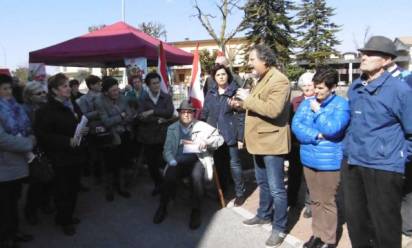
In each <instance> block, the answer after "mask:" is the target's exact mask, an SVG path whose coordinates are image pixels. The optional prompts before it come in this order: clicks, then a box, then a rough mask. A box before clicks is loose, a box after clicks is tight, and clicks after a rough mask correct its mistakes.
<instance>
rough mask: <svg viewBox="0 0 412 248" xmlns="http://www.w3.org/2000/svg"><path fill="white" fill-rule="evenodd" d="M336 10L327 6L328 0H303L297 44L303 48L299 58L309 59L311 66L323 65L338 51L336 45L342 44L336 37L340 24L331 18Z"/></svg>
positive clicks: (298, 15)
mask: <svg viewBox="0 0 412 248" xmlns="http://www.w3.org/2000/svg"><path fill="white" fill-rule="evenodd" d="M334 10H335V9H333V8H331V7H327V6H326V0H302V5H301V6H300V7H299V11H298V14H297V18H298V19H297V21H296V24H297V25H298V26H297V29H298V30H299V31H298V37H299V40H298V42H297V44H298V47H299V48H300V49H302V50H301V52H300V54H299V56H298V58H299V59H305V60H307V61H308V62H309V63H310V65H311V66H318V65H322V64H324V63H325V61H326V59H328V58H329V57H330V55H331V54H335V53H337V51H336V50H335V49H334V47H335V46H336V45H339V44H340V41H339V40H338V39H337V38H336V33H337V32H338V31H339V30H340V29H339V28H340V26H338V25H336V24H335V23H333V22H331V20H330V18H331V17H332V16H334Z"/></svg>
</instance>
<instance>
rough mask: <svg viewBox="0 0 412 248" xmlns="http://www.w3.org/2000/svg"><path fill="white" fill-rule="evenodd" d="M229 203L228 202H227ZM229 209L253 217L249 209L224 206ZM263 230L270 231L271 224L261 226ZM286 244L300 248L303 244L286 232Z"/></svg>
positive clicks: (245, 216) (246, 217)
mask: <svg viewBox="0 0 412 248" xmlns="http://www.w3.org/2000/svg"><path fill="white" fill-rule="evenodd" d="M228 205H229V204H228ZM226 208H229V209H232V210H233V211H234V212H235V213H237V214H239V215H240V216H242V217H243V218H245V219H250V218H253V217H254V216H255V215H254V214H252V213H251V212H250V211H248V210H246V209H244V208H243V207H226ZM261 227H262V228H263V229H264V230H265V231H267V232H270V231H272V225H270V224H265V225H262V226H261ZM284 242H286V243H287V244H288V245H290V246H291V247H294V248H300V247H302V246H303V243H304V242H303V241H302V240H300V239H298V238H296V237H295V236H293V235H291V234H288V235H287V236H286V238H285V241H284Z"/></svg>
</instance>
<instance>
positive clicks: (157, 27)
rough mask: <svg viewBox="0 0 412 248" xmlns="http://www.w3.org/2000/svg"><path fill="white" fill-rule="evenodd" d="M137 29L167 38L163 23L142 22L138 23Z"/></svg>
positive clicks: (157, 36) (158, 37) (156, 36)
mask: <svg viewBox="0 0 412 248" xmlns="http://www.w3.org/2000/svg"><path fill="white" fill-rule="evenodd" d="M139 29H140V30H142V31H143V32H145V33H146V34H148V35H151V36H153V37H155V38H157V39H160V38H162V37H163V39H164V40H165V41H166V40H167V31H166V29H165V26H164V25H163V24H160V23H157V22H142V23H140V24H139Z"/></svg>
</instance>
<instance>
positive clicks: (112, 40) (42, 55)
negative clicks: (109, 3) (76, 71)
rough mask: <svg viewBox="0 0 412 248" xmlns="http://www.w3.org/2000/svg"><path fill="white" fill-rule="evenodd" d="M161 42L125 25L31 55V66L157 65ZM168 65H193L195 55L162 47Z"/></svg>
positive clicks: (106, 28)
mask: <svg viewBox="0 0 412 248" xmlns="http://www.w3.org/2000/svg"><path fill="white" fill-rule="evenodd" d="M159 44H160V40H158V39H156V38H154V37H152V36H150V35H148V34H146V33H144V32H142V31H140V30H139V29H137V28H134V27H132V26H130V25H128V24H126V23H124V22H117V23H115V24H112V25H110V26H106V27H104V28H102V29H100V30H97V31H93V32H90V33H88V34H85V35H82V36H80V37H77V38H74V39H71V40H68V41H65V42H62V43H59V44H56V45H53V46H50V47H46V48H43V49H40V50H37V51H32V52H30V55H29V61H30V63H45V64H46V65H59V66H79V67H123V66H124V61H123V59H124V58H135V57H146V58H147V62H148V65H150V66H152V65H157V60H158V46H159ZM163 48H164V50H165V54H166V60H167V63H168V65H188V64H192V61H193V55H192V54H191V53H188V52H185V51H183V50H181V49H179V48H176V47H173V46H171V45H169V44H167V43H164V44H163Z"/></svg>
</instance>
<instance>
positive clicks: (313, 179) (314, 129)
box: [292, 69, 350, 248]
mask: <svg viewBox="0 0 412 248" xmlns="http://www.w3.org/2000/svg"><path fill="white" fill-rule="evenodd" d="M313 82H314V84H315V97H314V98H310V99H306V100H305V101H304V102H302V103H301V105H300V106H299V108H298V110H297V112H296V114H295V116H294V117H293V121H292V131H293V133H294V134H295V136H296V138H297V139H298V140H299V142H300V144H301V146H300V158H301V161H302V164H303V166H304V175H305V179H306V182H307V185H308V189H309V194H310V198H311V200H312V201H311V208H312V231H313V236H312V237H311V238H310V240H309V241H308V242H306V243H305V244H304V246H303V247H305V248H312V247H323V248H328V247H335V245H336V229H337V222H338V217H337V207H336V194H337V190H338V185H339V178H340V164H341V160H342V156H343V154H342V140H343V137H344V132H345V129H346V127H347V125H348V124H349V119H350V112H349V105H348V102H347V101H346V100H345V99H344V98H342V97H340V96H337V95H335V89H336V84H337V82H338V73H337V71H336V70H333V69H320V70H317V72H316V74H315V75H314V77H313Z"/></svg>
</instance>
